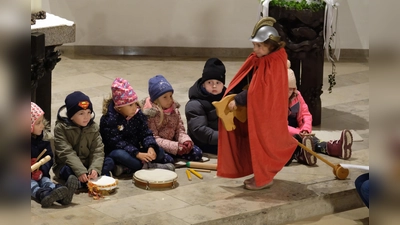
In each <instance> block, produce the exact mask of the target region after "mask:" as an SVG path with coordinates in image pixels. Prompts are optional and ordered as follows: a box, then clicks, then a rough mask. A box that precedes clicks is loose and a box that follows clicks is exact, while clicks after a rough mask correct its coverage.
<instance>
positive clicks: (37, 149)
mask: <svg viewBox="0 0 400 225" xmlns="http://www.w3.org/2000/svg"><path fill="white" fill-rule="evenodd" d="M44 132H45V131H44ZM44 149H46V150H47V151H46V152H45V153H44V154H43V156H41V157H40V159H38V161H39V160H41V159H43V158H44V157H46V156H47V155H48V156H50V157H51V160H50V161H48V162H47V163H45V164H44V165H42V166H40V168H39V170H41V171H42V173H43V176H44V177H48V178H50V169H51V167H52V166H53V160H54V157H53V150H52V149H51V145H50V142H49V141H45V140H44V139H43V132H42V134H41V135H40V136H36V135H31V158H37V157H38V156H39V154H40V153H41V152H42V151H43V150H44Z"/></svg>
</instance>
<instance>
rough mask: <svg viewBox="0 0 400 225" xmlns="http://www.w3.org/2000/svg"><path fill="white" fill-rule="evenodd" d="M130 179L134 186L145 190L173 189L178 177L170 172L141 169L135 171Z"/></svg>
mask: <svg viewBox="0 0 400 225" xmlns="http://www.w3.org/2000/svg"><path fill="white" fill-rule="evenodd" d="M132 179H133V181H134V183H135V185H136V186H138V187H140V188H144V189H146V190H149V189H158V188H160V189H161V188H175V187H176V181H177V179H178V175H177V174H176V173H175V172H173V171H170V170H164V169H146V170H145V169H143V170H138V171H136V172H135V173H134V174H133V178H132Z"/></svg>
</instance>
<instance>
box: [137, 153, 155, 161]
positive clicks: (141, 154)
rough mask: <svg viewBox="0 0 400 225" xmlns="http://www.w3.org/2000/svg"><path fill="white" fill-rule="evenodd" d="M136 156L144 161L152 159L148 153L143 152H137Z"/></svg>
mask: <svg viewBox="0 0 400 225" xmlns="http://www.w3.org/2000/svg"><path fill="white" fill-rule="evenodd" d="M136 158H138V159H140V160H141V161H144V162H151V161H153V159H152V157H151V156H150V155H149V154H148V153H143V152H139V153H138V154H137V155H136Z"/></svg>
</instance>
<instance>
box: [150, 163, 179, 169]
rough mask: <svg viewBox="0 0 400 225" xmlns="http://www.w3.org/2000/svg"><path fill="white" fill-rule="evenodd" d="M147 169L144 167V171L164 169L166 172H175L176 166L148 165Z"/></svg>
mask: <svg viewBox="0 0 400 225" xmlns="http://www.w3.org/2000/svg"><path fill="white" fill-rule="evenodd" d="M146 164H147V167H146V166H144V167H143V168H144V169H164V170H171V171H175V166H174V164H172V163H165V164H162V163H146Z"/></svg>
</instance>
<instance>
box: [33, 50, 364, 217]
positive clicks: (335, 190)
mask: <svg viewBox="0 0 400 225" xmlns="http://www.w3.org/2000/svg"><path fill="white" fill-rule="evenodd" d="M205 60H206V59H205V58H190V59H187V58H168V59H165V58H154V57H152V58H149V57H133V56H132V57H122V56H112V57H111V56H110V57H105V56H104V57H103V56H80V55H72V54H71V55H67V54H66V55H63V56H62V60H61V61H60V62H59V63H58V64H57V66H56V68H55V70H54V72H53V96H52V112H51V113H52V124H54V120H55V118H56V115H57V110H58V108H59V107H60V106H61V105H63V103H64V98H65V97H66V95H67V94H69V93H71V92H73V91H75V90H80V91H82V92H84V93H86V94H87V95H89V96H90V98H91V100H92V102H93V104H94V111H95V112H96V119H95V121H97V122H98V121H99V119H100V117H101V108H102V100H103V98H105V97H107V96H109V95H110V85H111V83H112V81H113V79H114V78H115V77H123V78H125V79H127V80H128V81H129V82H130V83H131V85H132V86H133V88H134V89H135V91H136V93H137V94H138V96H139V98H140V99H141V98H144V97H146V96H147V82H148V79H149V78H150V77H152V76H154V75H157V74H163V75H164V76H165V77H166V78H167V79H168V80H169V81H170V83H171V84H172V86H173V87H174V89H175V93H174V98H175V99H176V100H177V101H179V102H180V103H181V104H182V105H183V106H184V105H185V103H186V102H187V100H188V94H187V91H188V88H189V87H190V86H191V85H192V84H193V83H194V81H195V80H196V79H198V78H199V77H200V76H201V72H202V68H203V66H204V63H205ZM221 60H222V61H223V62H224V64H225V66H226V70H227V78H226V80H227V84H228V83H229V81H230V80H231V79H232V77H233V76H234V74H235V72H236V71H238V69H239V67H240V66H241V64H242V63H243V61H244V59H228V58H221ZM324 68H325V69H324V74H325V76H324V79H325V80H324V87H325V88H324V93H323V95H322V96H321V98H322V104H323V109H322V123H321V125H320V126H318V127H314V129H315V130H327V131H330V130H341V129H345V128H347V129H352V130H355V131H356V132H357V134H359V135H360V136H361V137H362V139H363V141H362V142H355V143H354V144H353V155H352V158H351V159H350V160H347V161H344V160H339V159H336V158H331V157H328V156H324V155H323V157H325V158H326V159H328V160H330V161H331V162H332V163H334V164H337V163H349V164H359V165H368V164H369V75H368V71H369V65H368V62H360V61H348V60H347V61H344V60H342V61H341V62H338V63H337V73H338V75H337V77H336V83H337V85H336V86H335V87H334V89H333V93H331V94H328V92H327V91H326V89H327V88H326V87H327V86H328V82H327V75H328V74H329V73H330V69H331V66H330V64H329V63H326V64H325V67H324ZM180 111H181V114H182V116H183V120H184V122H186V121H185V117H184V115H185V114H184V107H182V108H181V109H180ZM46 113H49V112H46ZM336 138H338V137H332V139H336ZM208 157H210V158H211V160H210V161H211V162H216V157H215V156H212V155H209V156H208ZM176 172H177V174H178V187H176V188H175V189H167V190H144V189H141V188H138V187H136V186H135V185H134V184H133V183H132V179H131V177H127V178H123V179H120V180H119V188H118V189H117V191H116V193H114V194H112V195H110V196H107V197H106V198H104V199H100V200H93V199H92V198H90V197H89V196H88V195H87V194H86V193H80V194H76V195H75V196H74V199H73V203H72V204H71V205H70V206H67V207H63V206H60V205H54V206H53V207H51V208H47V209H44V208H41V206H40V204H38V203H36V202H35V201H31V224H176V225H178V224H182V225H184V224H330V222H329V221H331V222H333V221H335V220H332V218H333V219H338V218H340V219H339V220H337V221H340V222H338V223H337V224H368V219H369V212H368V209H366V208H365V207H364V208H361V209H358V214H357V215H358V216H354V215H355V214H353V213H352V211H348V212H349V213H348V214H351V215H353V216H346V215H347V214H346V212H344V213H342V214H341V213H340V212H343V211H347V210H353V209H357V208H360V207H363V204H362V202H361V200H360V199H359V197H358V196H357V195H356V192H355V190H354V180H355V178H356V177H357V176H358V175H360V174H361V173H363V172H364V171H361V170H357V169H352V170H350V175H349V177H348V179H346V180H336V179H335V177H334V175H333V173H332V169H331V168H330V167H329V166H327V165H326V164H325V163H323V162H321V161H318V165H317V166H316V167H307V166H304V165H300V164H297V163H293V164H292V165H291V166H289V167H285V168H283V170H282V171H281V172H280V173H278V175H277V176H276V178H275V184H274V185H273V186H272V187H271V188H270V189H266V190H262V191H248V190H245V189H244V188H243V180H244V179H245V178H240V179H224V178H219V177H216V175H215V172H211V173H202V174H203V176H204V179H202V180H200V179H197V178H196V177H193V180H192V181H188V179H187V177H186V175H185V169H184V168H179V169H177V170H176ZM322 215H328V216H325V217H321V216H322ZM343 215H345V216H343ZM316 216H317V217H316ZM307 218H311V219H309V220H307ZM315 218H317V219H315ZM320 218H323V219H320ZM318 221H320V222H321V223H317V222H318ZM332 224H333V223H332ZM335 224H336V223H335Z"/></svg>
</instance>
